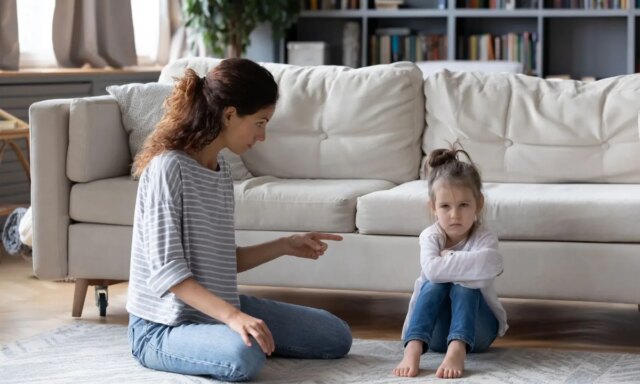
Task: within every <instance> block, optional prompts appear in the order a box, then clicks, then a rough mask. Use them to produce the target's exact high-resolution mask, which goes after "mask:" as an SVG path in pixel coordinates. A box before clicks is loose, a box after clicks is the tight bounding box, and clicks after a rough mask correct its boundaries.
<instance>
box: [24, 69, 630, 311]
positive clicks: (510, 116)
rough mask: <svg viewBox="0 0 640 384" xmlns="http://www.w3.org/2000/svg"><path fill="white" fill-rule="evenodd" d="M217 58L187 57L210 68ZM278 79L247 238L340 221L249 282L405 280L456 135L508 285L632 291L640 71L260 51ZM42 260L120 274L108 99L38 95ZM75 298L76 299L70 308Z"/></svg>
mask: <svg viewBox="0 0 640 384" xmlns="http://www.w3.org/2000/svg"><path fill="white" fill-rule="evenodd" d="M216 63H217V61H216V60H214V59H186V60H181V61H178V62H175V63H173V64H171V65H170V66H168V67H167V68H165V69H164V70H163V72H162V74H161V77H160V82H171V81H172V76H179V75H181V74H182V73H183V71H184V68H185V67H186V66H189V67H192V68H194V69H195V70H196V71H197V72H199V73H201V74H204V73H205V72H206V71H207V70H209V69H210V68H211V67H212V66H214V65H215V64H216ZM265 66H266V67H267V68H268V69H269V70H270V71H272V73H273V74H274V76H275V78H276V80H277V82H278V83H279V86H280V93H281V97H280V101H279V104H278V106H277V110H276V113H275V115H274V117H273V119H272V121H271V122H270V124H269V127H268V131H267V132H268V133H267V140H266V141H265V142H264V143H260V144H259V145H256V146H255V147H254V148H253V149H252V150H251V151H249V152H247V153H246V154H245V155H243V160H244V163H245V164H246V166H247V168H248V170H249V171H250V172H251V173H252V174H253V175H254V176H255V177H252V178H249V179H246V180H238V181H236V184H235V198H236V227H237V229H238V231H237V242H238V244H239V245H244V244H252V243H256V242H261V241H266V240H269V239H273V238H275V237H277V236H282V235H285V234H288V233H292V232H299V231H308V230H319V231H328V232H337V233H341V234H342V235H343V236H344V241H342V242H340V243H335V244H332V246H331V247H330V248H329V251H328V253H327V254H326V255H325V256H323V257H322V258H321V259H320V260H319V261H308V260H302V259H298V258H292V257H283V258H280V259H278V260H276V261H274V262H271V263H268V264H266V265H264V266H261V267H258V268H256V269H254V270H252V271H248V272H245V273H242V274H241V275H240V279H239V282H240V283H241V284H251V285H272V286H287V287H310V288H330V289H353V290H376V291H410V290H411V288H412V283H413V281H414V279H415V278H416V276H417V274H418V268H419V262H418V259H419V255H418V239H417V235H418V234H419V233H420V232H421V230H422V229H423V228H425V227H426V226H427V225H429V224H430V223H431V222H432V219H431V217H430V215H429V214H428V212H427V199H428V194H427V188H426V181H424V180H423V178H424V175H423V174H422V173H421V172H420V170H421V168H422V164H423V162H424V160H423V157H424V153H427V152H428V151H430V150H431V149H433V148H437V147H441V146H444V145H447V142H452V141H454V140H456V139H459V140H460V141H461V143H462V144H463V145H464V147H465V148H466V149H467V150H468V152H469V153H470V154H471V156H472V158H473V160H475V162H476V163H477V164H478V165H479V167H480V169H481V171H482V174H483V178H484V181H485V194H486V200H487V205H486V211H485V220H486V222H487V223H488V225H489V226H491V227H492V228H493V229H494V230H495V231H496V233H497V234H498V236H499V238H500V240H501V244H500V246H501V250H502V252H503V254H504V258H505V272H504V274H503V275H501V276H500V277H499V278H498V279H497V289H498V292H499V294H500V295H501V296H503V297H521V298H545V299H571V300H588V301H611V302H620V303H638V302H640V301H639V300H640V284H638V283H637V280H638V276H640V226H639V225H638V224H639V222H640V221H639V219H638V218H639V217H640V184H639V183H640V142H639V141H640V131H639V128H638V111H639V109H640V108H639V106H640V104H639V102H638V100H640V76H636V75H628V76H621V77H617V78H611V79H604V80H601V81H598V82H595V83H580V82H575V81H560V82H547V81H544V80H542V79H539V78H534V77H528V76H524V75H515V74H501V73H491V74H481V73H451V72H447V71H444V72H439V73H437V74H434V75H431V76H428V77H427V78H426V79H424V80H423V78H422V74H421V72H420V70H419V69H418V68H417V67H416V66H415V65H414V64H411V63H396V64H391V65H381V66H374V67H366V68H361V69H350V68H346V67H306V68H305V67H295V66H288V65H282V64H265ZM30 121H31V127H32V142H31V143H32V172H33V184H32V186H33V188H32V206H33V220H34V223H33V251H34V252H33V256H34V270H35V273H36V275H37V276H38V277H40V278H43V279H61V278H66V277H75V278H77V283H76V287H77V290H76V300H75V304H74V315H76V316H79V315H80V312H79V311H80V310H81V308H82V305H81V304H82V302H83V300H84V293H85V292H86V286H87V284H107V283H109V282H112V281H119V280H126V279H127V278H128V272H129V252H130V241H131V224H132V219H133V207H134V201H135V193H136V182H135V181H132V180H131V179H130V177H129V172H130V169H129V166H130V163H131V155H130V153H129V148H128V145H127V144H128V143H127V135H126V133H125V131H124V129H123V124H122V120H121V114H120V109H119V108H118V105H117V103H116V101H115V100H114V98H113V97H111V96H105V97H92V98H82V99H74V100H51V101H45V102H39V103H36V104H34V105H33V106H32V107H31V110H30ZM78 307H79V309H78Z"/></svg>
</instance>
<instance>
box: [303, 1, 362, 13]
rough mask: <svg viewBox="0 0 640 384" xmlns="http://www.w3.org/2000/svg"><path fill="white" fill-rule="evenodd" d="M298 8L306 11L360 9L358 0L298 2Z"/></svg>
mask: <svg viewBox="0 0 640 384" xmlns="http://www.w3.org/2000/svg"><path fill="white" fill-rule="evenodd" d="M300 8H302V9H303V10H306V11H319V10H327V9H360V0H300Z"/></svg>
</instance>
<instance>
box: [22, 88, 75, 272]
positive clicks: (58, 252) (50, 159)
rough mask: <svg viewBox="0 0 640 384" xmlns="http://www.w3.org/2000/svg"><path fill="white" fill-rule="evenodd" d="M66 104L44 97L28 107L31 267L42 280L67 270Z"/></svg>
mask: <svg viewBox="0 0 640 384" xmlns="http://www.w3.org/2000/svg"><path fill="white" fill-rule="evenodd" d="M70 104H71V100H47V101H41V102H37V103H35V104H32V105H31V108H29V122H30V125H31V207H32V214H33V270H34V273H35V275H36V276H38V277H39V278H42V279H60V278H65V277H67V273H68V263H67V246H68V229H69V191H70V188H71V181H70V180H69V179H68V178H67V147H68V145H69V107H70Z"/></svg>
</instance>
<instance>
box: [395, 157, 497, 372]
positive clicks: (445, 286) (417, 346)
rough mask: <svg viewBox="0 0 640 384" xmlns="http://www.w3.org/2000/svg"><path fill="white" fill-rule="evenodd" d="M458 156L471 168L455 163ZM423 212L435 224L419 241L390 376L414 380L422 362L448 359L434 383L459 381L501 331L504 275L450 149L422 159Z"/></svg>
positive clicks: (473, 190)
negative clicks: (427, 356) (399, 350)
mask: <svg viewBox="0 0 640 384" xmlns="http://www.w3.org/2000/svg"><path fill="white" fill-rule="evenodd" d="M461 153H462V154H464V155H465V156H466V157H467V160H469V162H464V161H461V160H459V159H458V156H459V155H460V154H461ZM428 165H429V168H430V171H429V176H428V183H429V200H430V202H429V205H430V208H431V210H432V211H433V213H434V214H435V216H436V218H437V221H436V222H435V224H433V225H431V226H430V227H428V228H427V229H425V230H424V231H422V233H421V234H420V265H421V271H420V276H419V277H418V279H417V280H416V283H415V286H414V291H413V296H412V297H411V301H410V302H409V311H408V313H407V317H406V320H405V325H404V329H403V332H402V334H403V342H404V345H405V349H404V357H403V359H402V361H401V362H400V364H398V366H397V367H396V368H395V369H394V370H393V373H394V374H395V375H397V376H416V375H417V374H418V371H419V363H420V356H421V355H422V354H423V353H425V352H427V350H428V349H431V350H433V351H436V352H445V351H446V352H447V354H446V355H445V358H444V361H443V362H442V364H440V367H439V368H438V369H437V371H436V376H437V377H440V378H448V379H453V378H458V377H461V376H462V373H463V368H464V360H465V357H466V354H467V353H468V352H482V351H485V350H486V349H487V348H489V346H490V345H491V343H492V342H493V340H495V338H496V335H500V336H502V335H503V334H504V333H505V331H506V329H507V323H506V320H507V316H506V312H505V311H504V309H503V308H502V305H501V304H500V302H499V301H498V296H497V295H496V292H495V289H494V286H493V279H494V278H495V277H496V276H498V275H499V274H500V273H502V256H501V255H500V253H499V252H498V239H497V238H496V236H495V235H494V234H492V233H491V232H489V230H488V229H487V228H486V227H485V226H483V225H482V224H481V223H480V219H479V218H480V213H481V211H482V207H483V205H484V197H483V195H482V182H481V180H480V174H479V173H478V170H477V169H476V167H475V166H474V165H473V164H472V163H471V159H470V157H469V155H468V154H467V153H466V152H465V151H463V150H462V149H459V147H458V146H456V145H455V144H454V145H453V146H452V148H451V149H436V150H434V151H433V152H432V153H431V154H430V155H429V158H428Z"/></svg>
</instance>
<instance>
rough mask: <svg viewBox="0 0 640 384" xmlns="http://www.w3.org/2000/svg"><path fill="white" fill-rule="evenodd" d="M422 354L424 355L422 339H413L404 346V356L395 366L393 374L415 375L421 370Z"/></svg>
mask: <svg viewBox="0 0 640 384" xmlns="http://www.w3.org/2000/svg"><path fill="white" fill-rule="evenodd" d="M420 355H422V341H420V340H411V341H410V342H409V343H407V346H406V347H405V348H404V357H403V358H402V361H401V362H400V364H398V366H397V367H395V368H394V370H393V374H394V375H396V376H402V377H414V376H417V375H418V371H420Z"/></svg>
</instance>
